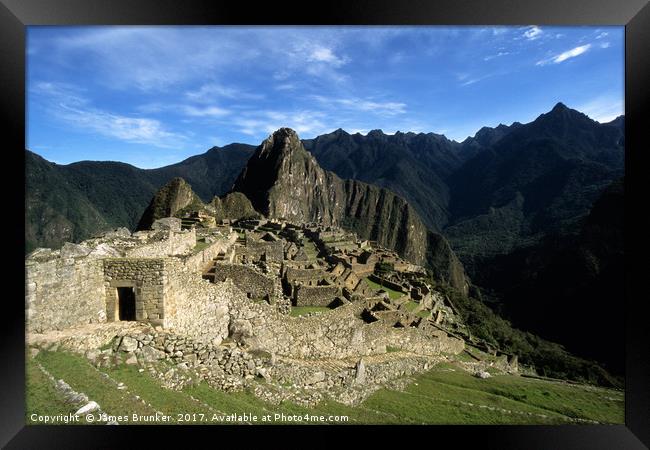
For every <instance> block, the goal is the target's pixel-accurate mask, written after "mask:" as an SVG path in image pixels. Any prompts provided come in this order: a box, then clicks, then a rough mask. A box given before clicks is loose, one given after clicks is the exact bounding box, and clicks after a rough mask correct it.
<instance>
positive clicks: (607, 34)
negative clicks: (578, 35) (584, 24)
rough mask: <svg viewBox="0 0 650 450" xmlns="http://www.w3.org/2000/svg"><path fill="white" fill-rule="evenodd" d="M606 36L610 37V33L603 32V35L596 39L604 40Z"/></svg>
mask: <svg viewBox="0 0 650 450" xmlns="http://www.w3.org/2000/svg"><path fill="white" fill-rule="evenodd" d="M605 36H609V33H606V32H602V33H600V34H599V35H598V36H596V39H602V38H604V37H605Z"/></svg>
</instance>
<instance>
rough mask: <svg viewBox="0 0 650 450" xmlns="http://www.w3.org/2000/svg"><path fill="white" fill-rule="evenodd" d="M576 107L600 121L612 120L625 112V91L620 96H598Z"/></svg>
mask: <svg viewBox="0 0 650 450" xmlns="http://www.w3.org/2000/svg"><path fill="white" fill-rule="evenodd" d="M576 109H577V110H578V111H581V112H583V113H585V114H586V115H588V116H589V117H591V118H592V119H594V120H596V121H598V122H600V123H606V122H611V121H612V120H614V119H616V118H617V117H618V116H620V115H622V114H624V113H625V102H624V98H623V93H622V92H621V97H620V98H618V97H613V96H600V97H596V98H594V99H593V100H590V101H588V102H586V103H583V104H581V105H578V106H577V108H576Z"/></svg>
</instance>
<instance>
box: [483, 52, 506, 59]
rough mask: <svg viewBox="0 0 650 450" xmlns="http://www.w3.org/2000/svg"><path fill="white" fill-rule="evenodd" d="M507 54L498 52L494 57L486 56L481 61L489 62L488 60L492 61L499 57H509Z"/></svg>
mask: <svg viewBox="0 0 650 450" xmlns="http://www.w3.org/2000/svg"><path fill="white" fill-rule="evenodd" d="M509 54H510V52H499V53H496V54H494V55H488V56H486V57H485V58H483V61H490V60H492V59H494V58H499V57H501V56H506V55H509Z"/></svg>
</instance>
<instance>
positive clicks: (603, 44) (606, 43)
mask: <svg viewBox="0 0 650 450" xmlns="http://www.w3.org/2000/svg"><path fill="white" fill-rule="evenodd" d="M600 48H609V42H603V43H602V44H600Z"/></svg>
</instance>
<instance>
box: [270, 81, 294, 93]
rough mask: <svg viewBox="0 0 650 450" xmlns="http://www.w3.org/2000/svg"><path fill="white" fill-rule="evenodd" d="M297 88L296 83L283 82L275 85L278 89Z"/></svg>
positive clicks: (290, 89)
mask: <svg viewBox="0 0 650 450" xmlns="http://www.w3.org/2000/svg"><path fill="white" fill-rule="evenodd" d="M294 89H296V85H294V84H293V83H282V84H278V85H276V86H275V90H276V91H292V90H294Z"/></svg>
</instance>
